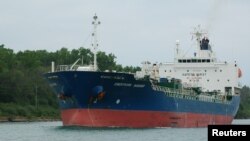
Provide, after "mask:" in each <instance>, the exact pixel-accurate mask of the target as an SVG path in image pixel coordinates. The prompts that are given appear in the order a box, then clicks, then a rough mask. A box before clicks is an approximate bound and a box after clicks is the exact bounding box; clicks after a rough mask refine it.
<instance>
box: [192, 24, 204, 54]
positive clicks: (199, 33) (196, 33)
mask: <svg viewBox="0 0 250 141" xmlns="http://www.w3.org/2000/svg"><path fill="white" fill-rule="evenodd" d="M191 34H192V38H193V36H194V37H195V39H196V42H197V51H198V52H197V55H198V56H199V57H202V56H201V50H200V45H201V42H200V41H201V38H202V37H204V36H205V35H206V34H207V33H206V32H204V31H202V29H201V26H200V25H198V27H195V28H194V31H193V32H192V33H191Z"/></svg>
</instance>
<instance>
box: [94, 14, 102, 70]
mask: <svg viewBox="0 0 250 141" xmlns="http://www.w3.org/2000/svg"><path fill="white" fill-rule="evenodd" d="M93 19H94V20H93V22H92V24H93V25H94V28H93V33H92V37H93V40H92V46H93V52H94V71H97V69H98V67H97V58H96V54H97V49H98V41H97V26H98V25H100V24H101V22H100V21H99V20H98V17H97V16H96V14H95V16H94V17H93Z"/></svg>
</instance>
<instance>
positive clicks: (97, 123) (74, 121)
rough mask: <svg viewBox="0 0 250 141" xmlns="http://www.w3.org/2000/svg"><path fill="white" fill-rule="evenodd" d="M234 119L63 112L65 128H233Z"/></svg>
mask: <svg viewBox="0 0 250 141" xmlns="http://www.w3.org/2000/svg"><path fill="white" fill-rule="evenodd" d="M232 120H233V117H232V116H224V115H208V114H197V113H176V112H159V111H127V110H107V109H69V110H63V111H62V121H63V125H65V126H72V125H76V126H89V127H130V128H152V127H206V126H207V125H208V124H230V123H231V122H232Z"/></svg>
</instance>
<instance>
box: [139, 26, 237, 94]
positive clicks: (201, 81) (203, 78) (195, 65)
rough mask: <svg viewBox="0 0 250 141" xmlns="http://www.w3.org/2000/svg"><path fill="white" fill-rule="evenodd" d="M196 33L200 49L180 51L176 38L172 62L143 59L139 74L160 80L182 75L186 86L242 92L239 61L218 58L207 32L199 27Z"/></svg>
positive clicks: (231, 92) (184, 86)
mask: <svg viewBox="0 0 250 141" xmlns="http://www.w3.org/2000/svg"><path fill="white" fill-rule="evenodd" d="M192 34H193V35H194V36H195V37H196V41H197V52H195V53H194V56H191V57H184V56H183V55H182V54H180V49H179V41H176V49H175V58H174V62H172V63H159V64H151V63H150V62H148V61H145V62H143V63H142V70H141V71H140V72H137V73H136V77H137V78H142V77H145V76H147V75H148V76H149V77H150V78H151V79H155V80H158V81H160V80H161V79H162V78H165V79H168V80H171V79H172V78H175V79H180V80H181V81H182V84H183V88H201V90H202V91H203V92H214V91H216V92H218V93H221V94H239V88H240V84H239V77H241V71H240V69H239V67H238V65H237V63H236V62H234V63H228V62H226V61H224V62H219V61H217V59H216V56H215V53H214V52H213V51H212V48H211V45H210V44H209V39H208V38H207V35H206V33H204V32H202V30H201V29H200V28H199V27H198V28H196V29H195V30H194V32H193V33H192Z"/></svg>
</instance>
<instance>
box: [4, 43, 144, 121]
mask: <svg viewBox="0 0 250 141" xmlns="http://www.w3.org/2000/svg"><path fill="white" fill-rule="evenodd" d="M78 58H82V59H81V60H82V61H81V62H82V63H83V64H85V65H89V64H92V63H93V61H92V60H93V53H92V52H91V50H90V49H86V48H83V47H80V48H79V49H72V50H68V49H67V48H61V49H60V50H57V51H55V52H48V51H46V50H25V51H19V52H16V53H15V52H14V51H13V50H12V49H9V48H6V47H5V46H4V45H0V117H10V118H13V117H16V116H20V117H28V118H36V117H42V118H43V117H44V118H59V110H58V105H57V98H56V96H55V95H54V94H53V92H52V90H51V88H49V86H48V84H47V83H46V80H45V79H44V78H43V76H42V75H43V74H44V73H45V72H48V71H50V69H51V62H52V61H54V62H55V63H56V64H60V65H62V64H67V65H69V64H73V63H74V62H75V61H76V60H77V59H78ZM97 62H98V68H99V70H100V71H105V70H116V71H119V72H135V71H137V70H139V69H140V68H139V67H132V66H126V67H123V66H122V65H120V64H117V63H116V56H115V55H114V54H111V53H110V54H107V53H105V52H101V51H99V52H98V53H97Z"/></svg>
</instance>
